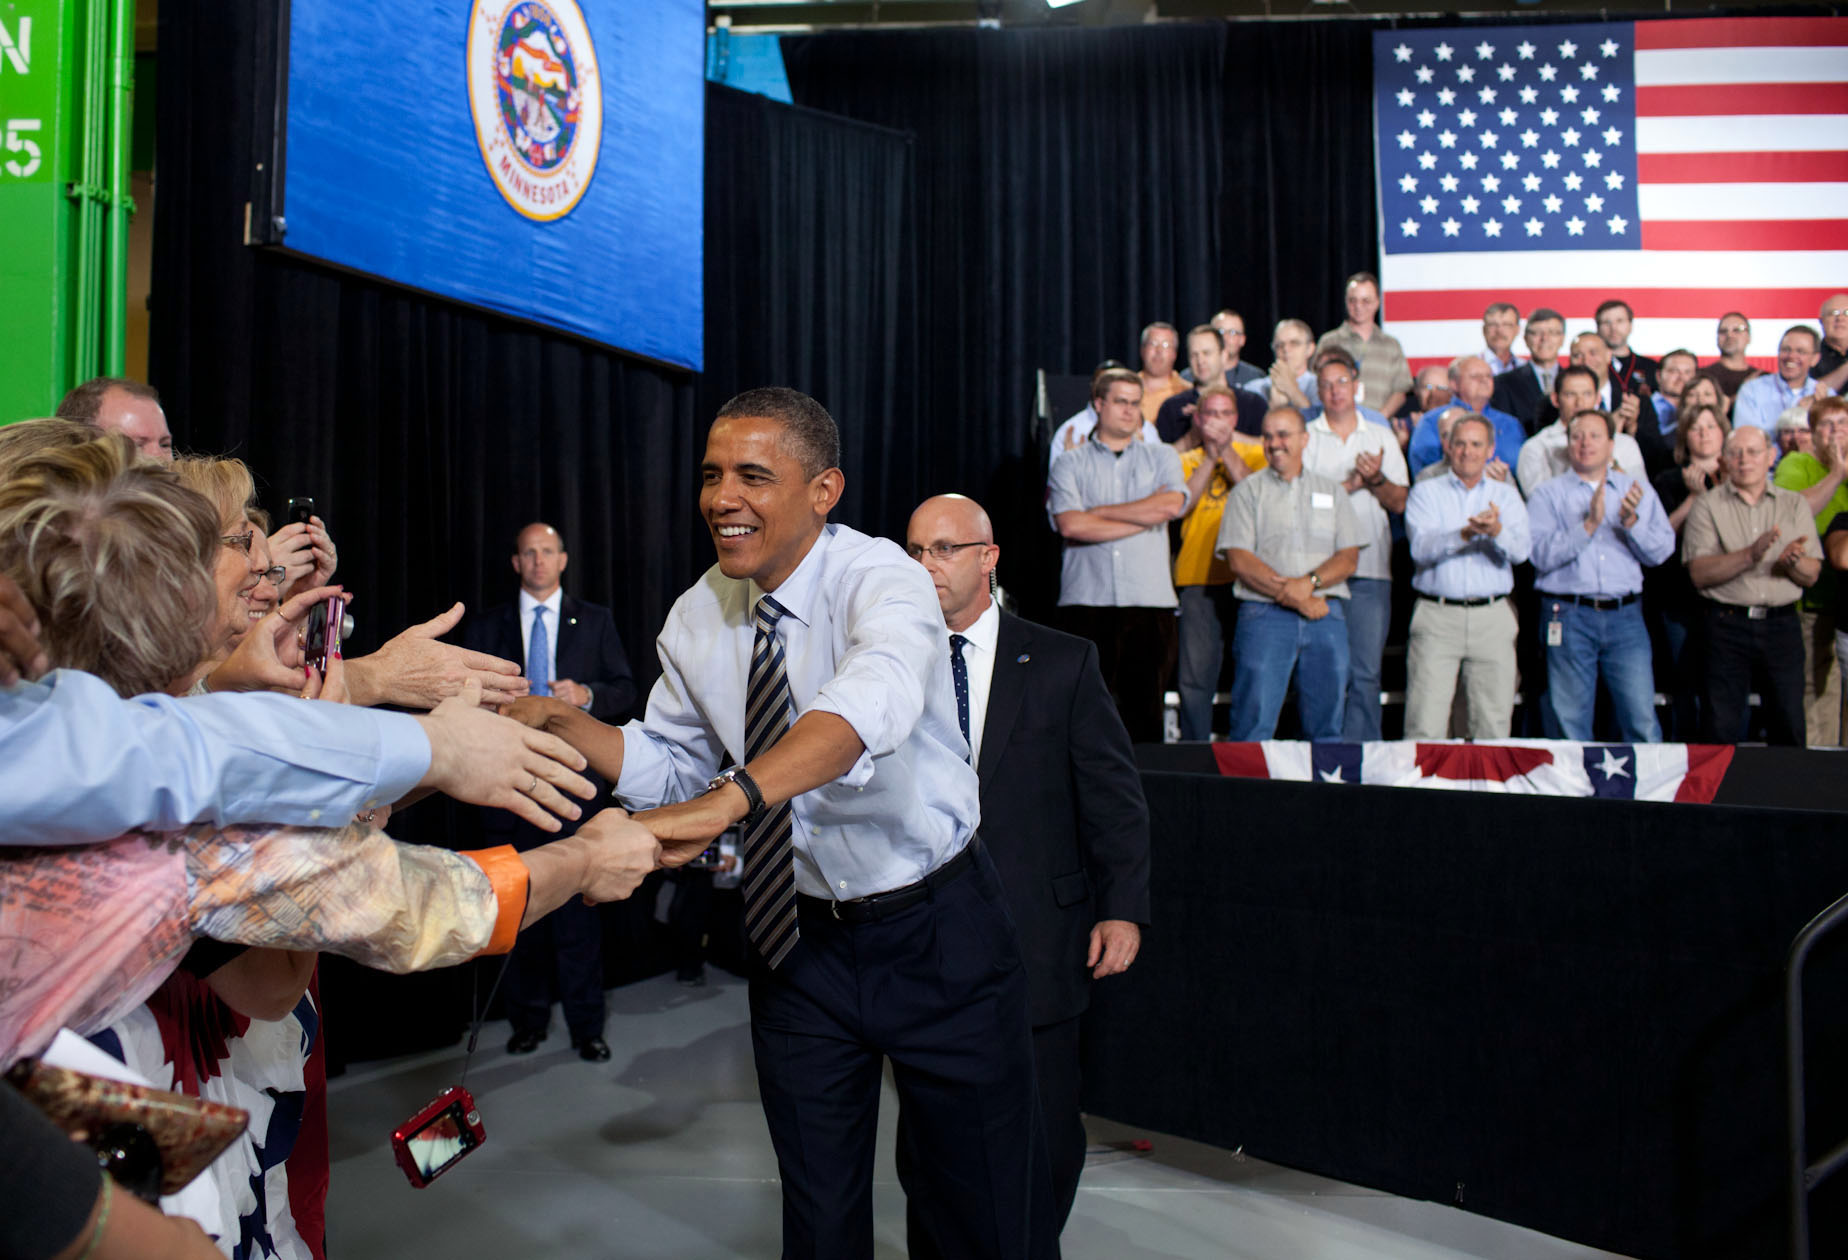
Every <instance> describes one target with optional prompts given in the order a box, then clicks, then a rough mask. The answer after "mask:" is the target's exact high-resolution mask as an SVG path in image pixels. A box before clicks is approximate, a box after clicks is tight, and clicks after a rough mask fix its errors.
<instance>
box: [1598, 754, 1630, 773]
mask: <svg viewBox="0 0 1848 1260" xmlns="http://www.w3.org/2000/svg"><path fill="white" fill-rule="evenodd" d="M1629 762H1630V759H1629V758H1628V757H1618V756H1616V755H1614V754H1613V753H1612V752H1611V750H1610V749H1608V748H1606V749H1605V750H1604V764H1602V765H1600V766H1599V767H1598V772H1599V773H1600V774H1602V775H1603V776H1604V777H1605V778H1607V779H1616V778H1625V779H1629V778H1634V777H1635V776H1634V775H1632V774H1631V773H1630V772H1629V771H1628V770H1626V769H1624V767H1625V766H1626V765H1628V764H1629Z"/></svg>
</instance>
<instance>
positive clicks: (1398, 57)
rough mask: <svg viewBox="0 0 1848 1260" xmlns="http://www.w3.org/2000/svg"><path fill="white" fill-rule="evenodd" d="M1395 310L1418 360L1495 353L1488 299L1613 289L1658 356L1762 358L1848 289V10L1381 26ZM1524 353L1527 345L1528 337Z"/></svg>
mask: <svg viewBox="0 0 1848 1260" xmlns="http://www.w3.org/2000/svg"><path fill="white" fill-rule="evenodd" d="M1373 78H1374V114H1373V117H1374V142H1375V150H1376V153H1377V162H1376V169H1377V170H1378V172H1379V189H1378V195H1379V206H1380V282H1381V287H1382V289H1383V290H1384V293H1385V301H1384V309H1383V311H1382V320H1383V322H1384V325H1385V327H1386V328H1387V330H1388V331H1390V332H1391V333H1392V334H1393V335H1394V336H1396V337H1398V338H1399V340H1400V342H1401V343H1402V344H1403V345H1404V347H1405V353H1406V356H1407V358H1409V359H1410V360H1411V362H1412V365H1413V367H1414V369H1416V368H1417V367H1420V366H1423V365H1424V364H1427V363H1441V362H1446V361H1448V360H1449V359H1450V358H1451V357H1453V356H1455V355H1458V354H1465V353H1469V352H1472V351H1474V350H1477V349H1480V348H1481V345H1482V311H1483V308H1484V307H1486V306H1487V305H1488V304H1489V303H1490V302H1492V301H1507V302H1512V303H1513V304H1514V305H1515V306H1517V307H1519V308H1520V310H1521V313H1522V315H1523V316H1525V315H1526V314H1527V313H1528V312H1530V311H1532V310H1533V309H1534V308H1535V307H1537V306H1550V307H1553V308H1554V309H1555V310H1558V311H1560V312H1561V313H1562V314H1564V315H1565V316H1566V319H1567V327H1568V331H1569V332H1571V333H1577V332H1579V331H1581V330H1583V329H1586V328H1590V327H1592V316H1593V312H1594V311H1595V310H1596V309H1597V306H1598V304H1599V303H1600V302H1602V301H1603V300H1604V299H1606V298H1612V297H1617V298H1622V299H1624V300H1625V301H1626V302H1628V303H1629V304H1630V306H1631V307H1632V309H1633V310H1634V311H1635V313H1636V324H1635V328H1634V330H1633V332H1632V334H1631V345H1633V346H1635V347H1636V348H1637V349H1638V350H1640V351H1641V352H1642V353H1644V354H1649V355H1658V356H1659V355H1661V354H1662V353H1664V352H1666V351H1669V350H1673V349H1676V348H1677V347H1686V348H1688V349H1690V350H1693V351H1694V352H1695V353H1697V354H1698V355H1700V356H1701V361H1702V362H1708V361H1710V360H1711V359H1713V358H1714V357H1716V356H1717V354H1718V351H1717V350H1716V348H1715V346H1714V329H1715V327H1716V325H1717V324H1718V322H1719V317H1720V315H1722V314H1724V313H1725V312H1727V311H1730V310H1739V311H1742V312H1744V314H1745V315H1746V317H1747V318H1748V319H1750V320H1751V321H1752V344H1751V346H1750V348H1749V349H1748V350H1747V354H1748V356H1749V357H1751V358H1752V359H1753V360H1754V361H1755V362H1757V363H1758V364H1759V366H1762V367H1771V366H1772V365H1773V364H1774V363H1775V361H1776V355H1777V342H1778V338H1779V336H1781V335H1782V333H1783V331H1784V329H1785V328H1787V327H1789V326H1790V325H1792V324H1799V323H1802V324H1808V325H1810V326H1811V327H1815V326H1816V321H1817V313H1818V310H1819V309H1820V307H1821V306H1822V303H1823V301H1824V300H1825V299H1826V298H1828V297H1829V296H1830V295H1831V294H1834V293H1839V292H1842V291H1844V290H1848V141H1845V140H1844V137H1845V136H1848V18H1827V17H1824V18H1738V19H1731V18H1715V19H1706V18H1701V19H1692V20H1677V21H1660V22H1599V23H1593V24H1585V25H1571V26H1531V27H1522V26H1502V27H1474V28H1458V27H1448V28H1431V29H1421V30H1415V31H1381V32H1378V33H1376V34H1375V35H1374V44H1373ZM1514 349H1515V352H1516V353H1517V354H1518V353H1521V352H1522V347H1521V345H1520V343H1519V342H1517V343H1516V344H1515V347H1514Z"/></svg>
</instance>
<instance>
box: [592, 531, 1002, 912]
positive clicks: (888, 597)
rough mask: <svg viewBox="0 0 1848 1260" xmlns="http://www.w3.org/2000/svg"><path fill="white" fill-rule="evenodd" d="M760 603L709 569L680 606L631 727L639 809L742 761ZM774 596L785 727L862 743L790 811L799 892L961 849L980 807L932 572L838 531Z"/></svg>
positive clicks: (868, 878) (626, 753) (629, 747)
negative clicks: (656, 675) (828, 731)
mask: <svg viewBox="0 0 1848 1260" xmlns="http://www.w3.org/2000/svg"><path fill="white" fill-rule="evenodd" d="M762 594H763V592H761V591H760V590H758V589H757V586H756V585H755V584H754V583H752V582H749V581H745V580H742V579H736V578H728V577H726V576H725V575H724V574H723V573H721V572H719V568H718V566H717V565H714V566H713V567H712V568H710V569H708V570H707V571H706V573H705V575H704V576H703V577H701V578H700V580H699V581H698V582H697V583H695V584H694V585H693V587H692V588H691V589H690V590H688V591H687V592H686V593H684V594H683V595H681V597H680V598H679V599H678V600H676V601H675V602H674V606H673V608H672V609H671V610H670V611H669V612H668V615H667V624H666V625H665V626H663V627H662V630H661V637H660V638H659V639H658V640H656V646H657V647H658V648H659V651H660V656H661V678H660V680H659V681H658V682H656V683H655V686H654V690H653V691H652V692H651V693H650V694H649V696H648V712H647V715H646V716H645V717H643V718H642V719H641V720H640V721H636V722H630V723H629V724H628V725H626V726H624V727H623V728H622V730H623V762H622V774H621V776H620V777H619V778H618V779H617V781H616V795H617V796H619V797H621V798H622V799H623V800H625V801H627V802H629V803H630V804H631V805H633V806H635V807H636V808H652V807H654V806H657V805H666V804H671V803H673V802H677V801H684V800H688V799H690V798H692V797H694V796H697V795H699V794H700V793H702V792H704V791H705V790H706V783H707V781H708V780H709V779H711V778H712V776H713V775H714V774H716V773H718V770H719V766H720V763H721V761H722V760H723V758H724V757H725V755H726V754H728V753H729V754H730V755H731V758H732V759H733V760H734V761H737V762H739V763H742V762H743V761H744V699H745V695H746V692H747V690H748V688H749V683H750V673H751V649H752V645H753V640H754V638H755V634H756V632H755V629H754V628H753V610H754V609H755V608H756V606H757V601H758V599H760V598H761V597H762ZM774 595H775V598H776V601H777V603H778V604H780V605H782V606H783V607H784V608H785V609H787V610H788V611H787V615H785V616H784V617H783V618H782V620H781V621H779V622H778V623H777V633H778V634H779V635H780V636H782V639H783V651H784V660H785V669H786V671H787V674H788V679H789V695H790V700H791V702H792V704H793V706H794V713H793V714H792V715H791V718H790V721H791V724H792V725H793V724H794V723H795V721H796V720H797V719H799V718H800V717H801V716H802V715H803V714H805V713H808V712H810V711H812V710H819V711H821V712H823V713H833V714H835V715H836V716H838V717H840V718H841V719H842V720H844V721H845V722H846V723H847V724H848V725H849V726H851V727H852V728H853V730H854V733H855V734H856V735H858V736H859V737H860V741H861V742H862V743H863V744H864V745H865V746H866V747H865V751H864V752H862V753H861V755H860V758H859V760H858V761H856V762H855V763H854V765H853V767H852V768H851V769H850V770H848V771H847V773H846V774H844V775H842V776H841V777H840V778H838V779H836V780H835V781H834V782H832V783H828V784H824V785H822V786H821V787H818V788H816V789H814V790H813V791H810V792H804V793H802V794H801V795H800V796H798V797H796V798H795V800H794V802H793V803H792V804H793V808H792V810H791V815H792V820H793V842H794V845H795V862H796V887H797V889H799V890H800V891H802V892H805V893H808V894H810V895H811V896H818V897H832V898H835V899H837V900H850V899H852V898H855V897H864V896H869V895H871V894H873V893H881V892H887V891H889V890H891V889H893V888H901V887H903V886H904V885H906V884H911V883H915V882H916V881H918V880H920V879H922V878H923V877H924V876H925V875H927V874H929V873H930V872H931V871H933V870H935V869H936V868H937V867H939V866H941V865H942V864H943V863H945V862H947V861H949V860H950V859H951V858H953V857H955V856H956V855H957V854H958V853H959V852H961V851H962V849H963V846H964V845H966V844H967V843H968V842H969V837H970V836H972V835H973V834H975V826H976V822H977V819H978V817H979V815H980V809H981V807H980V787H979V785H978V783H977V781H976V777H975V770H974V768H973V767H972V766H971V765H970V764H969V762H967V761H966V760H964V757H965V755H966V754H967V752H968V746H967V745H966V744H965V743H964V742H963V737H962V727H961V725H960V724H959V723H958V722H957V720H956V693H955V690H954V688H953V687H952V685H951V681H950V632H949V630H948V629H947V628H945V626H944V624H943V610H942V608H941V607H940V606H939V605H938V603H937V591H936V588H935V586H933V585H932V583H931V580H930V575H929V574H928V573H926V572H925V571H924V566H923V565H921V564H918V563H917V562H916V561H914V560H912V559H911V557H909V556H907V555H906V554H905V553H904V551H902V550H901V549H900V548H899V546H898V545H897V544H896V543H894V542H891V541H890V540H888V539H884V538H869V537H867V536H866V535H865V534H862V533H860V532H858V531H857V530H853V529H849V528H848V527H847V526H845V525H829V526H827V527H826V528H825V529H823V531H822V533H821V536H820V537H819V538H817V539H816V541H815V545H814V546H812V547H811V548H809V552H808V554H807V555H806V556H804V557H803V559H802V562H801V563H800V564H799V565H797V566H796V570H795V572H793V573H791V574H790V575H789V577H788V578H786V579H784V581H783V582H782V584H781V585H779V586H778V587H777V588H776V590H775V592H774Z"/></svg>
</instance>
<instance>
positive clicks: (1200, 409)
mask: <svg viewBox="0 0 1848 1260" xmlns="http://www.w3.org/2000/svg"><path fill="white" fill-rule="evenodd" d="M1237 420H1238V402H1237V399H1236V398H1235V397H1234V395H1233V393H1232V391H1231V390H1230V389H1228V388H1226V387H1225V386H1224V385H1218V384H1214V385H1208V386H1207V387H1205V388H1204V389H1202V390H1201V391H1200V399H1199V403H1198V404H1197V406H1196V407H1195V410H1194V415H1193V431H1194V435H1195V437H1196V438H1197V444H1196V445H1194V446H1193V447H1192V449H1190V450H1186V451H1183V452H1182V453H1181V475H1182V476H1184V477H1186V478H1187V501H1188V502H1189V503H1190V504H1191V505H1192V506H1191V507H1189V508H1188V509H1187V514H1186V515H1185V516H1183V517H1182V518H1181V521H1180V545H1179V546H1178V547H1176V548H1175V552H1174V590H1175V594H1176V595H1178V596H1179V597H1180V612H1181V625H1180V669H1179V672H1180V687H1179V690H1180V693H1181V738H1182V739H1190V740H1206V739H1211V738H1212V735H1213V693H1214V692H1215V691H1217V690H1218V688H1219V670H1220V666H1221V665H1222V664H1223V662H1224V660H1225V650H1226V643H1227V641H1228V640H1229V639H1230V638H1231V636H1232V621H1233V618H1234V617H1235V616H1236V615H1237V611H1238V605H1237V601H1236V600H1234V599H1233V597H1232V568H1231V566H1230V565H1228V564H1227V563H1226V562H1225V561H1224V560H1223V559H1220V558H1217V557H1215V556H1214V555H1213V548H1214V547H1215V546H1216V545H1217V543H1218V539H1219V517H1220V514H1221V513H1222V512H1224V511H1225V506H1226V495H1227V494H1229V493H1230V492H1231V490H1232V487H1233V486H1235V485H1237V484H1238V483H1239V482H1241V481H1243V480H1244V479H1245V477H1246V476H1247V475H1249V474H1250V473H1251V472H1253V471H1255V470H1256V469H1259V468H1262V467H1264V446H1263V444H1262V443H1260V442H1255V441H1251V440H1248V439H1246V438H1244V437H1242V436H1241V435H1240V434H1238V433H1237V432H1236V431H1235V429H1234V425H1235V424H1236V423H1237Z"/></svg>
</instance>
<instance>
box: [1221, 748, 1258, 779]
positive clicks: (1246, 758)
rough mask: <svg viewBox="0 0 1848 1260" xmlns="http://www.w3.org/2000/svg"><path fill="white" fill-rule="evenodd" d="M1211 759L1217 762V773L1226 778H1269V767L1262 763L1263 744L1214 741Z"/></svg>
mask: <svg viewBox="0 0 1848 1260" xmlns="http://www.w3.org/2000/svg"><path fill="white" fill-rule="evenodd" d="M1213 760H1214V761H1217V762H1218V763H1219V773H1221V774H1223V775H1225V776H1226V777H1227V778H1231V779H1268V778H1270V767H1269V766H1267V765H1266V764H1265V763H1264V745H1263V744H1255V743H1251V744H1247V743H1238V744H1234V743H1226V742H1221V743H1216V744H1214V745H1213Z"/></svg>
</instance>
